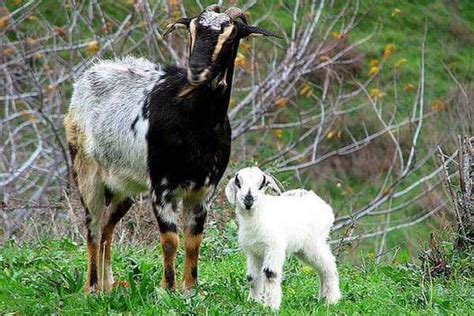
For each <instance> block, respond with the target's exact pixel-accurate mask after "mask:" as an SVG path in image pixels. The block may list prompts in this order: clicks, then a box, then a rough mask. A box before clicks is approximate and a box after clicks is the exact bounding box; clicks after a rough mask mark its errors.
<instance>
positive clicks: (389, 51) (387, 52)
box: [382, 44, 396, 59]
mask: <svg viewBox="0 0 474 316" xmlns="http://www.w3.org/2000/svg"><path fill="white" fill-rule="evenodd" d="M395 50H396V47H395V45H394V44H387V45H385V47H384V48H383V54H382V56H383V59H387V58H389V57H390V56H392V55H393V54H394V53H395Z"/></svg>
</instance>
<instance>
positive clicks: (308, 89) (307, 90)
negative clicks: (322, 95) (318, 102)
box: [300, 83, 313, 97]
mask: <svg viewBox="0 0 474 316" xmlns="http://www.w3.org/2000/svg"><path fill="white" fill-rule="evenodd" d="M311 93H313V91H312V90H311V87H310V86H309V85H308V84H307V83H305V84H304V85H303V88H301V90H300V95H301V96H302V97H309V96H310V95H311Z"/></svg>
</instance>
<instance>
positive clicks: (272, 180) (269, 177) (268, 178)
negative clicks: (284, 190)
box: [265, 173, 281, 195]
mask: <svg viewBox="0 0 474 316" xmlns="http://www.w3.org/2000/svg"><path fill="white" fill-rule="evenodd" d="M265 179H266V181H267V185H266V186H267V187H269V188H271V189H272V190H273V192H275V193H276V194H277V195H280V194H281V188H280V186H279V185H278V184H277V180H276V179H275V178H274V177H273V176H272V175H270V174H268V173H265Z"/></svg>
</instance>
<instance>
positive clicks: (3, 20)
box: [0, 16, 9, 29]
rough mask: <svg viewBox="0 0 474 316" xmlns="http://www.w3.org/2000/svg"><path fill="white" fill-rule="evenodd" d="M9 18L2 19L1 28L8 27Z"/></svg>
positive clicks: (0, 20) (0, 19) (0, 21)
mask: <svg viewBox="0 0 474 316" xmlns="http://www.w3.org/2000/svg"><path fill="white" fill-rule="evenodd" d="M8 20H9V18H8V16H4V17H1V18H0V28H2V29H4V28H6V27H7V26H8Z"/></svg>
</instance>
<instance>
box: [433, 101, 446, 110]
mask: <svg viewBox="0 0 474 316" xmlns="http://www.w3.org/2000/svg"><path fill="white" fill-rule="evenodd" d="M447 107H448V106H447V105H446V103H444V102H443V101H440V100H436V101H435V102H433V103H432V104H431V108H432V109H433V111H435V112H440V111H443V110H446V108H447Z"/></svg>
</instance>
